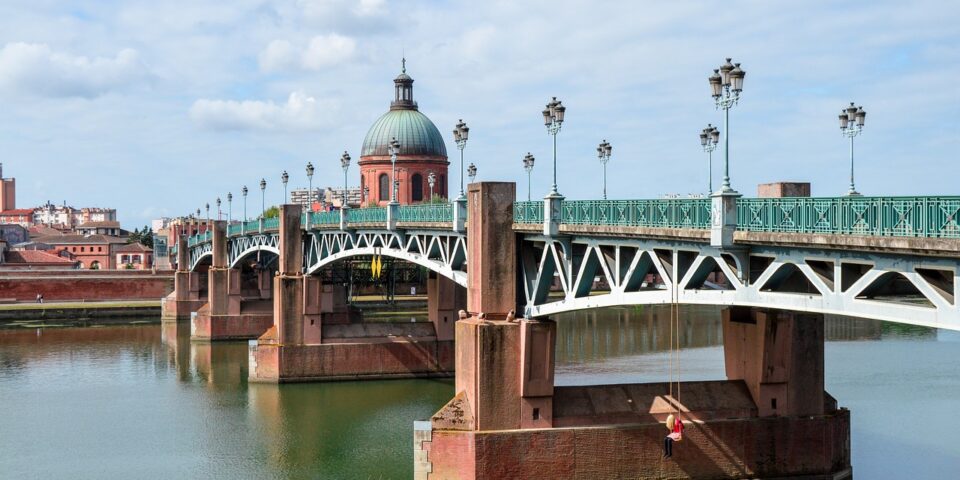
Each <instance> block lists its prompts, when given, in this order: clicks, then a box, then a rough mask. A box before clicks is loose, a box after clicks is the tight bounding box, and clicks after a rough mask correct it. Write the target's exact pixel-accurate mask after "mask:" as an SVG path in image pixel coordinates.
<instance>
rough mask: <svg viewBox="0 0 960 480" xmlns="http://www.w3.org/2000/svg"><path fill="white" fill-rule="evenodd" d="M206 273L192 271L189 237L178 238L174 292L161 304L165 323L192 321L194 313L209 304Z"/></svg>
mask: <svg viewBox="0 0 960 480" xmlns="http://www.w3.org/2000/svg"><path fill="white" fill-rule="evenodd" d="M204 276H205V273H204V272H201V271H191V270H190V250H189V249H188V248H187V237H186V236H185V235H181V236H180V237H179V238H177V271H176V272H175V273H174V277H173V292H171V293H170V294H169V295H167V296H166V297H164V298H163V301H162V302H161V303H160V308H161V318H162V319H163V321H165V322H166V321H174V322H175V321H179V320H190V317H191V316H192V315H193V313H194V312H196V311H197V310H199V309H200V307H202V306H203V305H204V304H205V303H207V299H206V292H205V291H203V290H202V288H201V287H202V286H203V280H204V278H203V277H204Z"/></svg>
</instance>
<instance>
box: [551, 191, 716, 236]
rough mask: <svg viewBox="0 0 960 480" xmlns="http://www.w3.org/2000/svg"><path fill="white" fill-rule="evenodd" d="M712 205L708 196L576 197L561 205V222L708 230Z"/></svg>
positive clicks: (568, 223)
mask: <svg viewBox="0 0 960 480" xmlns="http://www.w3.org/2000/svg"><path fill="white" fill-rule="evenodd" d="M710 208H711V203H710V199H708V198H682V199H681V198H678V199H672V198H671V199H658V200H573V201H565V202H563V204H562V205H561V210H560V223H562V224H567V225H610V226H635V227H659V228H695V229H707V228H710ZM541 210H542V209H541ZM541 215H542V213H541Z"/></svg>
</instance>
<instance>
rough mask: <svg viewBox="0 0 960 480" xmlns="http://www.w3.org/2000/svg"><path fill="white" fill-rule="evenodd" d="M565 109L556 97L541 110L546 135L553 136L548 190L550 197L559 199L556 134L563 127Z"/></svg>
mask: <svg viewBox="0 0 960 480" xmlns="http://www.w3.org/2000/svg"><path fill="white" fill-rule="evenodd" d="M566 111H567V107H564V106H563V103H562V102H560V100H557V97H553V99H552V100H550V101H549V102H547V106H546V108H545V109H544V110H543V123H544V125H546V126H547V133H549V134H550V135H552V136H553V187H552V188H551V189H550V196H552V197H559V196H560V192H558V191H557V134H558V133H560V127H561V126H562V125H563V115H564V112H566Z"/></svg>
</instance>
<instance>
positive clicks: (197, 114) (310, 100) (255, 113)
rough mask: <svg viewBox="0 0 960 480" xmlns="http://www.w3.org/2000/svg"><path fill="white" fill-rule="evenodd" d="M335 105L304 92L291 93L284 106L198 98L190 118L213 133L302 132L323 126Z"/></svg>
mask: <svg viewBox="0 0 960 480" xmlns="http://www.w3.org/2000/svg"><path fill="white" fill-rule="evenodd" d="M335 110H336V106H335V105H334V104H332V103H331V102H321V101H318V100H317V99H316V98H314V97H311V96H309V95H307V94H306V93H303V92H293V93H291V94H290V96H289V97H288V98H287V101H286V103H282V104H278V103H275V102H273V101H260V100H244V101H236V100H208V99H200V100H197V101H196V102H194V103H193V106H191V107H190V118H191V119H193V121H194V122H196V123H197V124H198V125H200V126H201V127H204V128H209V129H212V130H264V131H303V130H314V129H318V128H321V127H323V126H325V125H326V124H327V123H328V121H329V119H330V118H332V116H333V115H331V112H332V111H335Z"/></svg>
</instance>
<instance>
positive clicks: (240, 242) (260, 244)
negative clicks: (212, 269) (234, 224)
mask: <svg viewBox="0 0 960 480" xmlns="http://www.w3.org/2000/svg"><path fill="white" fill-rule="evenodd" d="M256 252H271V253H273V254H275V255H280V237H279V236H277V234H276V233H258V234H254V235H249V236H246V235H245V236H237V237H231V238H230V241H229V242H228V243H227V255H228V256H229V260H228V264H229V265H230V268H236V267H237V265H238V264H239V263H240V261H242V260H243V259H244V258H246V257H247V256H249V255H251V254H253V253H256Z"/></svg>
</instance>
